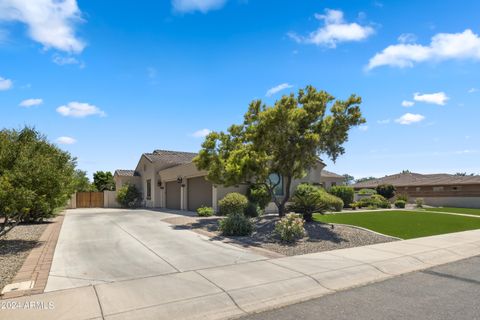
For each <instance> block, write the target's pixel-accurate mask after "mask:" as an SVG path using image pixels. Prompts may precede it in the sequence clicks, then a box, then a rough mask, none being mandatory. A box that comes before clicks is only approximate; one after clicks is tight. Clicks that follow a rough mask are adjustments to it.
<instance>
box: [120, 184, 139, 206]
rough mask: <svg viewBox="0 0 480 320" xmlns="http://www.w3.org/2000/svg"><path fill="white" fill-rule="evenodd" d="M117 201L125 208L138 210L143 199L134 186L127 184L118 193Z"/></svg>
mask: <svg viewBox="0 0 480 320" xmlns="http://www.w3.org/2000/svg"><path fill="white" fill-rule="evenodd" d="M117 201H118V203H119V204H120V205H121V206H122V207H123V208H136V207H139V206H140V203H141V201H142V199H141V194H140V192H139V191H138V190H137V188H136V187H135V186H134V185H131V184H126V185H124V186H122V187H121V188H120V189H119V190H118V191H117Z"/></svg>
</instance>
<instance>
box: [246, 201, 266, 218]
mask: <svg viewBox="0 0 480 320" xmlns="http://www.w3.org/2000/svg"><path fill="white" fill-rule="evenodd" d="M261 212H262V210H260V206H259V205H258V204H256V203H254V202H249V203H248V205H247V207H246V208H245V212H244V213H245V216H247V217H251V218H255V217H258V216H259V215H260V214H261Z"/></svg>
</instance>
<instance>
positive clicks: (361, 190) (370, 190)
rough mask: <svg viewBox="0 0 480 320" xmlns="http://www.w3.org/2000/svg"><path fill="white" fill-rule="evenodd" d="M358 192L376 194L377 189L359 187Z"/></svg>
mask: <svg viewBox="0 0 480 320" xmlns="http://www.w3.org/2000/svg"><path fill="white" fill-rule="evenodd" d="M358 194H361V195H365V194H377V190H375V189H360V191H358Z"/></svg>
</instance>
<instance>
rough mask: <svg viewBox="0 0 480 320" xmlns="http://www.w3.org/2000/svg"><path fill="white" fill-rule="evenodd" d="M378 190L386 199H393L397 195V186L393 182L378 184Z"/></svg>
mask: <svg viewBox="0 0 480 320" xmlns="http://www.w3.org/2000/svg"><path fill="white" fill-rule="evenodd" d="M376 190H377V193H378V194H379V195H381V196H383V197H384V198H386V199H391V198H393V197H394V196H395V187H394V186H393V185H391V184H381V185H378V186H377V188H376Z"/></svg>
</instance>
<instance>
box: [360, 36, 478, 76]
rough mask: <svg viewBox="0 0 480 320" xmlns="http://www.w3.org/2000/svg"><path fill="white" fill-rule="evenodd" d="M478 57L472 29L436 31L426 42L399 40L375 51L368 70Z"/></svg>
mask: <svg viewBox="0 0 480 320" xmlns="http://www.w3.org/2000/svg"><path fill="white" fill-rule="evenodd" d="M450 59H451V60H464V59H471V60H480V37H479V36H478V35H477V34H475V33H473V32H472V30H470V29H466V30H465V31H463V32H462V33H438V34H436V35H434V36H433V37H432V40H431V42H430V44H429V45H426V46H424V45H420V44H410V43H400V44H395V45H390V46H388V47H386V48H385V49H383V51H382V52H380V53H377V54H375V56H374V57H373V58H371V59H370V61H369V62H368V66H367V70H371V69H374V68H377V67H380V66H391V67H398V68H405V67H413V66H414V64H415V63H420V62H426V61H434V62H437V61H442V60H450Z"/></svg>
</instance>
